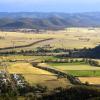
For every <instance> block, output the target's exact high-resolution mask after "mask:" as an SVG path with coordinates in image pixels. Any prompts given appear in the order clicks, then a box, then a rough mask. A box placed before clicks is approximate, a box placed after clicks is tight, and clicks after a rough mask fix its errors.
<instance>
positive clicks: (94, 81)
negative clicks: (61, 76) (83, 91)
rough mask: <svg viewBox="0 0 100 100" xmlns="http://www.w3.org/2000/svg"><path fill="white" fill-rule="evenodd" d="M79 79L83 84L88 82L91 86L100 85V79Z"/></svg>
mask: <svg viewBox="0 0 100 100" xmlns="http://www.w3.org/2000/svg"><path fill="white" fill-rule="evenodd" d="M79 79H80V80H81V82H83V83H86V82H88V83H89V84H96V85H100V77H79Z"/></svg>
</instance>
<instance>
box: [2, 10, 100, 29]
mask: <svg viewBox="0 0 100 100" xmlns="http://www.w3.org/2000/svg"><path fill="white" fill-rule="evenodd" d="M66 27H100V13H99V12H91V13H73V14H71V13H39V12H37V13H36V12H19V13H7V12H0V28H10V29H12V28H14V29H16V28H37V29H61V28H66Z"/></svg>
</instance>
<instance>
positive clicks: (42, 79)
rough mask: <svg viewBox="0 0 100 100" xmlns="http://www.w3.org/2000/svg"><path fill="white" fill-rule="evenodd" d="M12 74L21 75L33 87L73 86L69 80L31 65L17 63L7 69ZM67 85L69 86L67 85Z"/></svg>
mask: <svg viewBox="0 0 100 100" xmlns="http://www.w3.org/2000/svg"><path fill="white" fill-rule="evenodd" d="M7 69H8V71H9V73H10V74H21V75H23V77H24V78H25V80H26V81H27V82H28V83H29V84H30V85H31V86H34V85H36V84H41V85H43V86H47V87H48V89H53V88H55V87H66V86H69V85H71V84H70V82H69V80H67V79H65V78H62V79H57V76H56V75H55V74H52V73H50V72H48V71H45V70H42V69H38V68H35V67H33V66H32V65H31V64H29V63H16V64H12V66H8V67H7ZM66 83H67V84H66Z"/></svg>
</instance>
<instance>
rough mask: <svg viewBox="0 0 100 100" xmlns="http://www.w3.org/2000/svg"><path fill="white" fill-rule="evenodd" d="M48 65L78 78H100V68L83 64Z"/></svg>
mask: <svg viewBox="0 0 100 100" xmlns="http://www.w3.org/2000/svg"><path fill="white" fill-rule="evenodd" d="M48 65H49V66H51V67H54V68H57V69H59V70H62V71H64V72H66V73H69V74H71V75H73V76H77V77H80V76H82V77H83V76H86V77H89V76H100V67H95V66H91V65H88V64H85V63H83V62H81V63H49V64H48Z"/></svg>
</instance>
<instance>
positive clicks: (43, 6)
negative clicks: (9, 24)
mask: <svg viewBox="0 0 100 100" xmlns="http://www.w3.org/2000/svg"><path fill="white" fill-rule="evenodd" d="M97 11H99V12H100V0H0V12H66V13H73V12H97Z"/></svg>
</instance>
